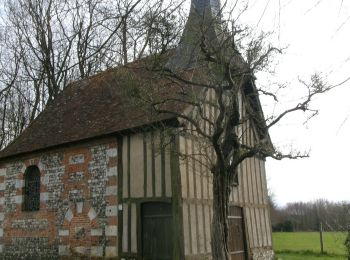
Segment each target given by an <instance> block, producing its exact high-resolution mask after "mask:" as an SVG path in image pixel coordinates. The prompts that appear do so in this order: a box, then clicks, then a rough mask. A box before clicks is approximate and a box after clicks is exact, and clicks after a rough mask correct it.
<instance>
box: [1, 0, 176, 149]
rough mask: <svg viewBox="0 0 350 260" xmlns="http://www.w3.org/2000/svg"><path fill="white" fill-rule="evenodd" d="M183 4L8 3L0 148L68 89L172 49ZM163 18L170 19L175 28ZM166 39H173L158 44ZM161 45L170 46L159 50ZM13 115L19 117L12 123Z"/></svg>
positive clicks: (104, 0) (119, 0) (140, 0)
mask: <svg viewBox="0 0 350 260" xmlns="http://www.w3.org/2000/svg"><path fill="white" fill-rule="evenodd" d="M180 3H181V1H180V0H173V1H169V3H167V4H165V3H163V2H162V1H145V0H126V1H124V0H115V1H108V0H88V1H82V0H63V1H61V0H29V1H24V0H19V1H12V0H7V1H6V2H5V3H4V14H3V16H2V17H1V37H2V41H1V46H0V52H1V53H0V55H1V62H0V79H1V81H0V99H1V101H2V103H1V104H2V110H1V113H0V115H1V116H0V121H1V122H2V127H3V132H2V137H3V141H2V142H1V143H0V148H3V147H4V146H5V145H6V144H8V142H10V141H11V140H13V138H15V137H16V136H17V135H18V134H20V133H21V131H22V130H23V129H24V128H25V127H26V126H27V125H28V124H30V122H32V121H33V120H34V119H35V118H36V116H37V115H38V114H39V113H40V112H41V111H42V110H43V109H44V108H45V106H46V105H47V103H49V102H51V101H52V100H54V99H55V97H56V96H57V95H58V94H59V93H60V92H61V91H62V90H63V89H64V88H65V87H66V86H67V85H68V84H69V82H71V81H74V80H77V79H83V78H86V77H89V76H91V75H93V74H96V73H98V72H100V71H103V70H105V69H108V68H111V67H114V66H118V65H123V64H126V63H127V62H129V61H132V60H134V59H137V58H140V57H143V56H146V55H149V54H150V53H156V52H160V51H162V50H163V51H164V50H165V49H167V48H170V47H172V46H174V44H175V42H176V41H177V40H178V35H179V32H180V31H181V29H180V27H181V17H178V16H175V14H181V5H180ZM150 13H152V17H153V18H152V19H150V18H149V17H150ZM165 17H172V19H171V22H170V21H169V22H167V20H166V19H165ZM158 28H162V30H160V29H158ZM163 32H167V34H166V35H161V36H159V35H160V33H163ZM155 39H162V40H164V42H162V43H161V44H157V45H156V44H154V42H156V40H155ZM150 42H152V43H150ZM158 45H159V46H158ZM160 45H161V46H160ZM10 104H12V105H10ZM15 104H16V105H15ZM20 104H21V106H19V105H20ZM15 107H16V109H19V107H21V109H20V110H18V111H17V112H16V113H13V115H12V116H11V118H10V117H9V116H6V115H9V112H10V111H9V109H10V108H11V109H15ZM20 111H23V114H20V113H19V112H20ZM12 112H14V111H12ZM17 117H18V118H17ZM9 120H14V121H13V122H12V121H9ZM15 122H16V123H15ZM17 124H19V125H23V126H17ZM15 125H16V129H13V127H15ZM5 126H6V127H5Z"/></svg>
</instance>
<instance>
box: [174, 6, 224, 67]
mask: <svg viewBox="0 0 350 260" xmlns="http://www.w3.org/2000/svg"><path fill="white" fill-rule="evenodd" d="M220 22H221V5H220V0H191V9H190V14H189V16H188V19H187V23H186V25H185V29H184V31H183V34H182V37H181V40H180V43H179V45H178V47H177V49H176V53H175V55H174V56H173V57H172V58H171V59H170V60H169V62H168V64H167V67H168V68H170V69H171V70H182V69H187V68H194V67H198V66H200V64H201V60H202V59H203V54H202V51H201V47H200V44H201V43H203V40H204V43H205V45H206V46H208V47H210V46H218V44H219V43H220V41H219V38H220V33H221V26H220Z"/></svg>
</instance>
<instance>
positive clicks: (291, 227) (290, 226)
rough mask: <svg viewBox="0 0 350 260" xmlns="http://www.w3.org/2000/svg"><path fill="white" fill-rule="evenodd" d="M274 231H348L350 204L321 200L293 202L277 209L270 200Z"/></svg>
mask: <svg viewBox="0 0 350 260" xmlns="http://www.w3.org/2000/svg"><path fill="white" fill-rule="evenodd" d="M270 205H271V222H272V228H273V231H285V232H292V231H318V230H319V229H320V223H322V227H323V230H325V231H347V230H349V228H350V226H349V225H350V202H347V201H346V202H345V201H342V202H331V201H328V200H324V199H320V200H316V201H312V202H293V203H288V204H287V205H286V206H285V207H282V208H280V207H277V206H276V204H275V203H274V202H273V200H272V199H270Z"/></svg>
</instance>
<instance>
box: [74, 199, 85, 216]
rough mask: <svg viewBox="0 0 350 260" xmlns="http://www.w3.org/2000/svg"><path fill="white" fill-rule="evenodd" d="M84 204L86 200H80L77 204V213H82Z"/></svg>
mask: <svg viewBox="0 0 350 260" xmlns="http://www.w3.org/2000/svg"><path fill="white" fill-rule="evenodd" d="M83 206H84V202H82V201H79V202H77V204H76V208H77V213H79V214H81V213H82V212H83Z"/></svg>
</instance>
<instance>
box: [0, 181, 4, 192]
mask: <svg viewBox="0 0 350 260" xmlns="http://www.w3.org/2000/svg"><path fill="white" fill-rule="evenodd" d="M3 190H5V183H4V182H1V183H0V191H3Z"/></svg>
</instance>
